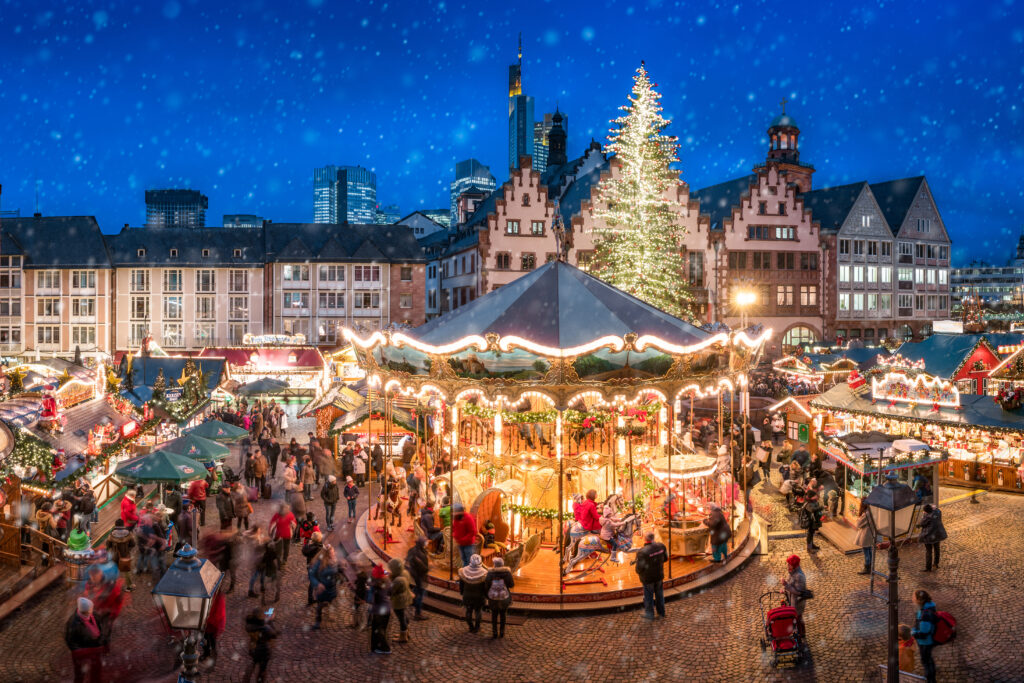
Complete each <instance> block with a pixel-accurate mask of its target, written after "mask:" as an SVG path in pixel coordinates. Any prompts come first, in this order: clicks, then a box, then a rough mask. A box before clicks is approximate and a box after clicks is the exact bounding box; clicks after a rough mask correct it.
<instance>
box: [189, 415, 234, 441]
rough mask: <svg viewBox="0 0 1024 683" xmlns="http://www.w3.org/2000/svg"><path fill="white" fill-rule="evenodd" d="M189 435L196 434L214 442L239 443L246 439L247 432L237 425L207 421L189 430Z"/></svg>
mask: <svg viewBox="0 0 1024 683" xmlns="http://www.w3.org/2000/svg"><path fill="white" fill-rule="evenodd" d="M188 433H189V434H195V435H196V436H201V437H203V438H204V439H212V440H213V441H222V442H223V441H238V440H240V439H243V438H245V436H246V434H248V432H246V431H245V430H244V429H242V428H241V427H236V426H235V425H229V424H228V423H227V422H221V421H220V420H207V421H206V422H204V423H202V424H201V425H198V426H196V427H193V428H192V429H190V430H188Z"/></svg>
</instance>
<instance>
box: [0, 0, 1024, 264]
mask: <svg viewBox="0 0 1024 683" xmlns="http://www.w3.org/2000/svg"><path fill="white" fill-rule="evenodd" d="M518 31H522V32H523V42H524V52H525V54H524V67H523V71H524V87H525V91H526V92H527V93H528V94H532V95H534V96H535V97H536V100H537V112H538V115H539V114H540V113H541V112H544V111H551V110H553V109H554V106H555V102H556V100H557V102H558V105H559V107H560V108H561V109H562V111H564V112H566V113H567V114H568V115H569V119H570V130H569V152H570V155H571V156H572V155H578V154H579V153H581V152H582V150H583V148H584V147H585V145H586V144H587V143H588V142H589V141H590V139H591V137H594V138H597V139H598V140H600V141H602V142H604V136H605V134H606V132H607V128H608V123H607V122H608V120H609V119H610V118H611V117H613V116H614V115H615V113H616V111H615V108H616V107H617V106H619V105H620V104H622V103H623V102H624V101H625V97H626V94H627V93H628V90H629V87H630V83H631V80H630V79H631V76H632V73H633V70H634V68H635V67H636V66H637V64H638V63H639V61H640V60H641V59H645V60H646V61H647V65H648V68H649V70H650V71H651V74H652V77H653V79H654V80H655V81H656V82H657V83H658V84H659V87H660V90H661V91H662V93H663V94H664V98H663V103H664V105H665V110H666V113H667V114H668V115H669V116H670V117H671V118H673V119H674V122H673V124H672V125H671V126H670V128H669V132H672V133H674V134H676V135H678V136H679V138H680V140H681V141H682V143H683V144H682V148H681V150H680V157H681V164H680V168H681V170H682V174H683V178H684V179H685V180H686V181H687V182H689V183H690V185H691V187H694V188H699V187H703V186H705V185H709V184H712V183H716V182H720V181H722V180H726V179H728V178H732V177H735V176H737V175H740V174H743V173H746V172H748V171H749V169H750V167H751V166H752V165H753V164H754V163H756V162H758V161H759V160H761V159H762V158H763V156H764V150H765V148H766V144H767V143H766V139H765V129H766V128H767V123H768V122H769V121H770V120H771V118H772V117H773V116H774V115H775V114H776V113H777V111H778V109H779V106H778V102H779V100H780V99H781V98H782V97H783V96H785V97H788V98H790V100H791V102H790V104H789V106H788V111H789V112H790V113H791V114H792V115H793V116H794V117H795V118H796V119H797V121H798V122H799V123H800V126H801V129H802V133H803V135H802V140H803V142H802V147H801V149H802V159H803V160H805V161H808V162H810V163H813V164H814V165H815V166H816V167H817V169H818V170H817V173H816V174H815V178H814V183H815V186H816V187H824V186H826V185H833V184H841V183H846V182H852V181H855V180H862V179H866V180H869V181H880V180H886V179H891V178H899V177H904V176H910V175H916V174H921V173H924V174H926V175H927V176H928V179H929V182H930V183H931V184H932V187H933V189H934V192H935V196H936V198H937V201H938V203H939V209H940V211H941V212H942V214H943V217H944V219H945V222H946V225H947V227H948V229H949V230H950V232H951V235H952V237H953V240H954V258H955V259H957V260H960V259H963V258H965V257H968V256H969V257H974V256H980V257H987V258H990V259H992V260H999V261H1001V260H1003V259H1004V258H1005V257H1006V255H1007V253H1008V248H1009V247H1010V245H1011V242H1015V241H1016V236H1017V234H1018V233H1019V231H1020V230H1021V228H1022V227H1024V215H1022V214H1024V194H1022V192H1024V191H1022V183H1021V181H1020V176H1021V170H1020V169H1021V167H1022V164H1024V120H1022V107H1024V92H1022V90H1024V86H1022V83H1024V7H1021V4H1020V3H1019V2H1018V3H1015V2H1013V1H1012V0H1004V1H984V2H961V3H956V2H933V1H928V2H924V1H922V2H917V1H909V0H901V1H899V2H892V1H890V2H875V3H861V2H845V3H836V2H805V3H804V2H774V1H772V2H750V3H748V2H736V3H734V2H723V3H715V4H712V3H671V2H661V1H659V0H650V1H648V2H639V1H638V2H632V3H631V2H629V1H628V0H627V1H622V0H615V1H606V2H594V1H591V0H556V1H552V2H538V1H532V0H516V1H515V2H503V3H500V4H498V3H488V2H479V1H477V2H469V3H463V2H456V1H454V0H453V1H442V2H414V1H411V0H402V1H395V0H391V1H390V2H380V1H375V2H337V3H335V2H330V0H308V1H305V2H303V1H301V0H291V1H289V2H279V1H277V0H264V1H262V2H258V1H254V2H230V1H225V2H202V3H200V2H196V1H193V0H144V1H143V0H140V1H139V2H137V3H120V2H105V3H89V2H70V1H69V2H55V1H47V0H29V1H20V0H14V1H11V0H0V64H2V65H3V67H2V69H0V183H3V189H4V192H3V208H5V209H13V208H20V209H21V210H22V213H23V215H24V214H28V213H31V212H32V210H33V206H34V201H35V199H34V196H35V188H36V181H37V180H38V181H39V184H40V187H41V193H40V204H41V210H42V211H43V213H45V214H48V215H55V214H92V215H95V216H96V217H97V218H98V219H99V221H100V224H101V225H102V226H103V228H104V230H106V231H108V232H111V231H115V230H117V229H118V228H119V227H120V226H121V225H122V224H124V223H131V224H132V225H139V224H141V223H142V222H143V220H144V216H145V209H144V201H143V191H144V190H145V188H147V187H167V186H190V187H195V188H197V189H200V190H203V191H204V192H205V193H206V194H207V195H208V196H209V197H210V211H209V213H208V214H207V215H208V223H210V224H219V221H220V217H221V214H223V213H258V214H260V215H263V216H266V217H268V218H271V219H274V220H278V221H304V220H311V217H312V170H313V167H314V166H317V165H324V164H329V163H335V164H362V165H365V166H367V167H369V168H372V169H373V170H375V171H376V172H377V177H378V198H379V200H380V201H381V203H397V204H399V206H400V207H401V209H402V212H403V213H408V212H411V211H412V210H415V209H417V208H440V207H447V206H448V198H447V192H448V183H449V182H450V181H451V176H452V174H453V165H454V162H455V161H456V160H458V159H462V158H466V157H469V156H475V157H477V158H479V159H480V160H481V161H483V162H484V163H487V164H490V165H491V167H492V170H493V171H494V173H495V175H496V176H497V177H498V178H499V181H500V180H503V179H504V178H505V177H506V176H507V159H506V157H507V142H506V139H507V99H506V84H507V65H508V64H509V63H510V62H511V61H513V60H514V58H515V44H516V33H517V32H518Z"/></svg>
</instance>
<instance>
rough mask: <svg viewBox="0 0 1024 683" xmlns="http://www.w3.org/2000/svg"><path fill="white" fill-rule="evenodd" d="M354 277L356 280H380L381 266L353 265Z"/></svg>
mask: <svg viewBox="0 0 1024 683" xmlns="http://www.w3.org/2000/svg"><path fill="white" fill-rule="evenodd" d="M352 279H353V280H354V281H355V282H380V266H353V267H352Z"/></svg>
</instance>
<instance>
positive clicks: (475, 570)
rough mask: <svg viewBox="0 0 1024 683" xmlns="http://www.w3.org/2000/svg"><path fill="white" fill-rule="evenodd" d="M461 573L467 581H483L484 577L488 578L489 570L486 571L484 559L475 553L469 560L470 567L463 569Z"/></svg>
mask: <svg viewBox="0 0 1024 683" xmlns="http://www.w3.org/2000/svg"><path fill="white" fill-rule="evenodd" d="M459 573H460V574H461V575H462V576H463V577H465V578H467V579H470V580H476V579H481V578H483V577H484V576H486V575H487V570H486V569H484V561H483V559H482V558H481V557H480V556H479V555H477V554H476V553H474V554H473V555H472V556H471V557H470V558H469V566H468V567H463V568H462V569H460V570H459Z"/></svg>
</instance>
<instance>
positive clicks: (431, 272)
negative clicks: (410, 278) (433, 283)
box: [427, 264, 437, 280]
mask: <svg viewBox="0 0 1024 683" xmlns="http://www.w3.org/2000/svg"><path fill="white" fill-rule="evenodd" d="M436 277H437V266H436V265H433V264H431V265H429V266H427V279H428V280H433V279H434V278H436Z"/></svg>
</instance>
